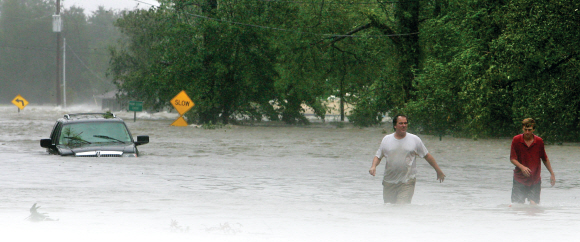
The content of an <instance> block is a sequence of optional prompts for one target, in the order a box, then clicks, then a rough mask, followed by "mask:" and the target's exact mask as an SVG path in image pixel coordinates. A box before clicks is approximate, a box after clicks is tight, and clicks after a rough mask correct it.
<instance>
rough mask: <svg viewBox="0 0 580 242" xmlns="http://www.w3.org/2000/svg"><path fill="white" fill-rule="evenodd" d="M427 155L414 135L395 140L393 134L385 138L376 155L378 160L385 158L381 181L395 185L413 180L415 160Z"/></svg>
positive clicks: (421, 142)
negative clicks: (383, 173)
mask: <svg viewBox="0 0 580 242" xmlns="http://www.w3.org/2000/svg"><path fill="white" fill-rule="evenodd" d="M428 153H429V151H427V148H426V147H425V145H424V144H423V141H421V139H420V138H419V137H417V136H416V135H414V134H411V133H407V135H406V136H405V138H402V139H396V138H395V134H394V133H392V134H389V135H387V136H385V137H384V138H383V141H382V142H381V146H380V147H379V150H377V154H376V157H378V158H379V159H382V158H383V157H387V162H386V164H385V175H384V178H383V181H384V182H387V183H395V184H396V183H405V182H407V181H408V180H409V179H412V178H415V174H417V164H416V162H415V159H416V158H417V156H419V157H421V158H424V157H425V156H426V155H427V154H428Z"/></svg>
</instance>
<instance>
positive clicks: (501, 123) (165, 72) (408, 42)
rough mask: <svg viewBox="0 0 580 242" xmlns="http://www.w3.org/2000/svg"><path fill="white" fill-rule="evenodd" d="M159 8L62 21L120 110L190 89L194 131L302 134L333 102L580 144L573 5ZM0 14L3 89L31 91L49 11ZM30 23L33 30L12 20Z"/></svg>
mask: <svg viewBox="0 0 580 242" xmlns="http://www.w3.org/2000/svg"><path fill="white" fill-rule="evenodd" d="M159 2H160V6H158V7H152V8H150V9H148V10H136V11H126V12H117V13H116V12H111V11H104V10H103V11H101V12H98V13H93V15H91V16H89V17H87V16H86V15H84V13H83V11H82V9H75V8H71V9H68V10H66V11H65V14H63V15H64V16H65V19H68V20H66V21H68V22H69V24H70V23H74V26H68V27H67V26H66V24H67V22H66V21H65V35H68V36H69V38H71V40H68V39H69V38H67V44H69V41H70V44H71V46H74V47H73V48H74V49H79V50H85V51H86V52H87V54H85V55H83V53H82V52H81V51H78V52H77V54H78V55H79V57H80V58H81V59H83V60H85V61H86V62H84V63H86V64H87V65H89V66H91V65H95V67H93V68H95V70H98V71H96V73H98V74H100V73H105V69H106V68H107V66H108V68H109V69H108V70H109V73H110V74H111V75H110V79H111V80H113V82H114V83H115V84H116V85H117V88H118V89H119V90H120V91H121V93H123V94H125V95H126V96H124V98H126V99H131V100H142V101H144V102H145V103H144V104H145V106H146V108H148V109H152V110H160V109H162V108H166V107H170V105H171V104H170V103H169V100H170V99H171V98H172V97H173V96H174V95H175V94H177V93H178V92H179V91H181V90H186V91H187V93H188V94H189V95H190V97H191V98H192V99H193V101H194V102H195V103H196V106H195V107H194V108H193V109H192V111H190V112H188V114H187V115H188V119H189V121H190V122H201V123H209V122H212V123H216V122H221V123H229V122H239V121H241V120H262V119H263V118H267V119H269V120H282V121H284V122H287V123H307V122H308V121H307V119H306V118H305V117H304V107H306V106H307V107H310V108H312V109H313V110H314V111H315V114H316V115H318V116H319V117H322V118H324V117H325V114H326V113H327V112H328V111H329V110H328V108H327V106H326V105H325V103H324V102H325V101H326V100H327V98H328V97H330V96H336V97H339V98H340V100H341V101H343V102H346V103H348V104H351V105H352V106H353V107H354V109H353V110H352V111H351V112H349V113H347V116H348V119H349V121H351V122H353V123H355V124H356V125H360V126H368V125H375V124H378V123H380V121H381V120H382V118H383V117H384V116H385V115H394V114H397V113H405V114H408V115H409V118H410V121H411V122H412V126H411V127H413V128H415V129H417V130H416V132H422V133H428V134H434V135H440V136H443V135H456V136H465V137H474V138H476V137H497V136H511V135H513V134H515V133H517V132H519V131H520V130H519V122H520V121H521V120H522V119H523V118H525V117H533V118H535V119H536V120H537V122H538V123H539V124H540V128H539V130H538V132H539V133H540V134H541V135H542V136H544V137H545V138H546V139H547V140H549V141H553V142H561V141H569V140H578V137H579V136H578V133H579V130H580V129H579V128H580V127H579V125H580V120H579V119H578V111H579V109H580V95H579V94H580V93H579V92H580V87H579V86H580V85H578V84H579V83H578V82H580V79H579V76H580V75H579V72H580V68H579V67H580V66H579V59H578V56H579V52H580V51H579V50H578V46H580V44H579V43H578V42H579V41H580V36H579V35H580V24H579V23H580V11H579V5H578V3H577V1H573V0H552V1H548V0H535V1H531V0H487V1H483V0H402V1H377V0H368V1H366V0H360V1H347V0H308V1H277V0H274V1H270V0H179V1H178V0H160V1H159ZM0 4H1V5H0V11H1V12H0V51H2V52H1V53H0V67H2V72H0V78H2V81H5V80H9V82H10V83H12V84H11V85H12V86H10V88H13V89H14V88H15V87H17V86H18V85H22V86H26V85H28V84H26V82H24V81H23V80H32V79H43V78H44V79H52V77H51V76H50V75H46V73H52V72H50V71H52V70H53V69H54V66H53V65H54V64H53V63H54V61H53V60H54V51H52V49H51V50H50V51H39V50H36V51H30V50H23V49H19V48H16V47H19V46H21V45H17V44H24V43H26V46H41V47H46V48H48V49H50V48H54V46H53V45H54V41H53V39H54V37H53V33H51V32H50V30H51V28H50V19H49V18H46V16H50V15H51V14H52V12H53V11H54V10H53V9H52V7H50V6H51V5H50V4H53V2H50V1H42V0H24V1H22V0H19V1H16V0H1V1H0ZM9 9H10V10H9ZM23 16H31V17H26V19H32V21H31V20H28V21H20V22H18V21H15V19H19V18H21V19H22V18H23ZM117 18H118V20H116V19H117ZM83 20H84V21H83ZM115 20H116V21H115ZM113 21H115V26H116V28H118V29H119V30H120V32H121V33H122V34H121V35H119V33H118V32H115V31H117V30H116V28H111V27H104V30H98V31H97V30H96V29H97V27H96V26H97V25H96V24H95V23H102V24H103V25H102V26H107V25H108V23H111V22H113ZM32 22H34V23H32ZM16 25H18V27H14V26H16ZM34 28H38V29H34ZM30 30H33V31H30ZM93 31H95V32H93ZM107 31H110V32H107ZM32 33H35V34H32ZM39 33H40V37H39ZM73 33H76V34H78V37H77V38H73V37H72V35H73ZM103 33H105V34H103ZM22 39H24V40H25V41H28V42H25V41H22ZM117 40H120V42H118V43H117V42H115V41H117ZM35 41H36V42H35ZM105 46H114V47H112V48H111V49H110V51H109V53H108V55H101V54H98V55H97V54H94V53H93V52H96V50H97V49H98V50H99V51H101V50H103V49H104V48H105ZM92 48H95V51H93V50H91V49H92ZM28 52H37V53H34V54H35V55H33V53H28ZM99 53H101V52H99ZM27 55H28V56H34V58H32V59H33V61H30V59H31V58H30V57H27ZM70 55H71V54H69V56H70ZM72 58H73V57H68V58H67V59H72ZM106 61H110V64H109V65H107V64H105V63H106ZM70 65H72V66H74V65H82V64H81V62H79V61H72V60H71V63H70ZM97 66H98V67H97ZM17 67H18V68H17ZM21 68H25V69H21ZM81 69H82V68H81ZM16 70H20V71H16ZM40 70H50V71H40ZM77 75H79V77H78V79H79V80H81V79H82V80H87V81H88V83H90V84H91V85H96V86H91V88H84V89H83V88H81V89H77V90H76V92H78V93H79V95H88V94H91V93H94V91H93V90H95V89H98V90H103V89H105V87H107V85H109V83H108V82H109V81H108V80H107V79H99V78H96V77H95V75H92V74H91V72H88V71H81V72H79V74H77ZM68 76H69V74H67V77H68ZM67 79H68V78H67ZM47 83H48V84H46V86H43V85H45V84H42V83H41V84H35V85H37V86H39V87H41V88H42V89H43V90H42V91H38V93H35V94H34V95H35V96H39V97H40V96H42V95H46V94H45V93H46V91H45V90H49V91H48V92H49V93H50V92H51V91H50V90H52V89H53V88H51V87H52V86H53V84H51V83H53V81H52V80H50V81H48V82H47ZM79 83H80V82H79ZM71 88H73V87H71ZM3 89H6V88H3ZM16 89H18V88H16ZM0 91H2V96H4V95H5V94H4V93H5V92H4V90H0ZM10 95H12V94H10Z"/></svg>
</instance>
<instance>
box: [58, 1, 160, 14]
mask: <svg viewBox="0 0 580 242" xmlns="http://www.w3.org/2000/svg"><path fill="white" fill-rule="evenodd" d="M61 4H62V5H63V6H64V7H65V8H70V7H72V6H73V5H76V6H78V7H82V8H84V9H85V14H91V13H92V12H94V11H96V10H97V9H98V7H99V6H104V7H105V9H111V8H112V9H115V10H123V9H129V10H133V9H135V8H141V9H147V8H149V7H151V5H155V6H157V5H159V3H157V1H155V0H138V1H135V0H61Z"/></svg>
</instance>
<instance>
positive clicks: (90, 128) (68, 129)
mask: <svg viewBox="0 0 580 242" xmlns="http://www.w3.org/2000/svg"><path fill="white" fill-rule="evenodd" d="M147 143H149V136H148V135H140V136H137V141H136V142H135V141H133V137H132V136H131V133H130V132H129V129H128V128H127V125H126V124H125V121H123V120H122V119H120V118H118V117H116V116H115V115H114V114H112V113H110V112H107V113H77V114H65V115H64V117H63V118H59V119H58V120H57V121H56V124H54V127H53V128H52V132H51V134H50V139H41V140H40V146H41V147H44V148H46V149H47V151H48V152H49V153H50V154H58V155H62V156H76V157H138V156H139V150H138V149H137V146H139V145H143V144H147Z"/></svg>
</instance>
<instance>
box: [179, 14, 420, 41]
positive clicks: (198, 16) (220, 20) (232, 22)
mask: <svg viewBox="0 0 580 242" xmlns="http://www.w3.org/2000/svg"><path fill="white" fill-rule="evenodd" d="M185 14H187V15H191V16H193V17H196V18H203V19H209V20H213V21H218V22H224V23H230V24H235V25H241V26H248V27H253V28H262V29H272V30H278V31H285V32H294V33H300V34H311V35H319V36H326V37H343V38H382V37H394V36H406V35H416V34H419V33H418V32H417V33H405V34H386V35H367V36H360V35H344V34H320V33H312V32H304V31H299V30H291V29H282V28H276V27H268V26H261V25H255V24H246V23H240V22H234V21H228V20H222V19H216V18H210V17H207V16H201V15H197V14H192V13H187V12H186V13H185Z"/></svg>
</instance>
